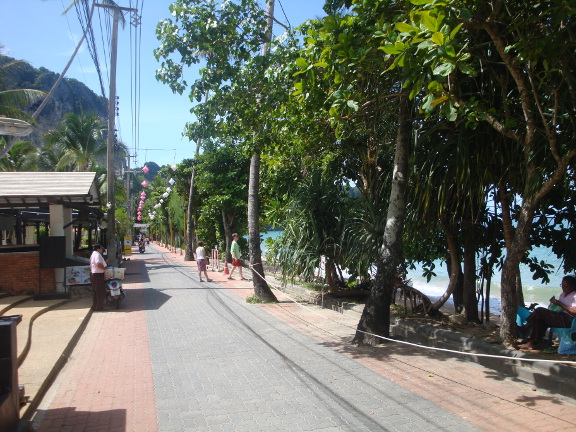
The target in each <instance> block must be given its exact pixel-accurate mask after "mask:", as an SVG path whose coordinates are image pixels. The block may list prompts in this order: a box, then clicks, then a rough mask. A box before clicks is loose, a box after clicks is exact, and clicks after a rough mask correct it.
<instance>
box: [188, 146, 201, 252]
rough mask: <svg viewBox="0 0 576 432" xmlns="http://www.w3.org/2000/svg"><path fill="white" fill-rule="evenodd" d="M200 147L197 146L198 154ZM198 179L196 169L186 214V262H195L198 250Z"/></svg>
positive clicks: (193, 170) (191, 179)
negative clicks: (196, 193)
mask: <svg viewBox="0 0 576 432" xmlns="http://www.w3.org/2000/svg"><path fill="white" fill-rule="evenodd" d="M198 148H199V145H198V146H196V154H198ZM195 177H196V168H193V169H192V174H191V175H190V191H189V193H188V211H187V212H186V218H188V220H187V221H186V253H185V254H184V261H194V250H195V249H196V218H194V210H195V208H194V178H195Z"/></svg>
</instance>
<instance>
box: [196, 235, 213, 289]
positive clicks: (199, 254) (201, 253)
mask: <svg viewBox="0 0 576 432" xmlns="http://www.w3.org/2000/svg"><path fill="white" fill-rule="evenodd" d="M207 263H208V258H206V249H204V243H203V242H198V247H197V248H196V264H198V275H199V276H200V282H204V280H203V279H202V272H204V276H206V280H207V281H208V282H212V279H210V278H209V277H208V272H207V271H206V264H207Z"/></svg>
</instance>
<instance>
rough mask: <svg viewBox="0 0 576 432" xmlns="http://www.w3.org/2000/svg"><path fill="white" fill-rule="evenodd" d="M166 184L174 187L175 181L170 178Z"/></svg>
mask: <svg viewBox="0 0 576 432" xmlns="http://www.w3.org/2000/svg"><path fill="white" fill-rule="evenodd" d="M168 183H170V186H174V183H176V180H174V179H173V178H172V177H170V180H168Z"/></svg>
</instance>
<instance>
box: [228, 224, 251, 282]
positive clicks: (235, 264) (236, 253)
mask: <svg viewBox="0 0 576 432" xmlns="http://www.w3.org/2000/svg"><path fill="white" fill-rule="evenodd" d="M230 254H231V255H232V271H230V276H228V279H233V278H232V275H233V274H234V270H236V268H238V272H239V273H240V279H242V280H248V279H246V278H244V276H242V260H240V245H239V244H238V234H237V233H234V234H232V246H231V247H230Z"/></svg>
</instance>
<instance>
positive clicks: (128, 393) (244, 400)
mask: <svg viewBox="0 0 576 432" xmlns="http://www.w3.org/2000/svg"><path fill="white" fill-rule="evenodd" d="M126 274H127V278H126V280H125V284H124V285H125V288H126V289H127V299H126V301H125V302H124V303H123V305H122V308H121V309H120V310H118V311H117V310H110V311H106V312H103V313H95V314H93V316H92V319H91V321H90V323H89V324H88V327H87V328H86V330H85V332H84V334H83V336H82V338H81V340H80V342H79V344H78V346H77V347H76V349H75V350H74V352H73V355H72V359H71V361H70V362H69V363H68V364H67V365H66V366H65V367H64V369H63V371H62V372H61V373H60V375H59V376H58V378H57V379H56V381H55V383H54V385H53V386H52V388H51V389H50V390H49V392H48V393H47V395H46V397H45V398H44V401H43V402H42V403H41V405H40V407H39V409H38V411H37V415H36V416H35V418H34V426H35V427H36V428H37V430H38V431H118V432H120V431H135V432H136V431H138V432H140V431H166V432H168V431H174V432H175V431H264V430H265V431H374V430H390V431H408V430H417V431H440V430H442V431H451V430H454V431H456V430H458V431H473V430H484V431H500V430H516V429H522V430H524V431H561V430H562V431H565V430H573V429H574V428H575V427H576V404H575V403H574V401H570V400H566V399H562V398H557V397H554V396H551V395H549V394H546V393H541V392H539V391H535V390H534V389H532V388H531V387H529V386H527V385H525V384H523V383H521V382H518V381H514V380H512V379H509V378H505V377H503V376H499V375H498V374H496V373H494V371H491V370H489V369H485V368H483V367H481V366H479V365H477V364H475V363H470V362H466V361H462V360H456V359H452V358H449V357H447V356H445V355H444V354H441V353H436V352H432V353H431V352H428V351H425V350H421V349H418V348H411V347H405V346H393V345H387V346H385V347H379V348H363V349H361V348H354V347H352V346H350V345H349V344H348V342H349V341H350V339H351V338H352V336H353V334H354V328H355V325H356V323H357V322H356V321H357V320H355V319H353V318H352V317H349V316H346V315H341V314H338V313H335V312H331V311H328V310H321V309H320V308H317V307H307V308H303V307H301V306H298V305H295V304H293V303H292V302H291V301H289V300H288V299H286V298H283V297H280V300H281V302H280V303H279V304H277V305H260V306H256V305H250V304H247V303H246V302H245V301H244V298H245V297H246V296H248V295H250V294H252V286H251V282H244V281H239V280H238V279H236V280H233V281H229V280H227V279H226V278H225V276H224V275H223V274H222V273H211V277H213V278H214V279H215V281H214V282H210V283H208V282H204V283H201V282H199V280H198V274H197V272H196V270H195V265H194V264H193V263H189V262H183V261H182V257H181V256H179V255H178V254H174V253H172V252H168V251H167V250H165V249H163V248H161V247H158V246H154V247H153V248H149V249H148V250H147V253H145V254H142V255H134V256H133V257H132V260H131V261H130V262H129V263H128V266H127V270H126Z"/></svg>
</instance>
